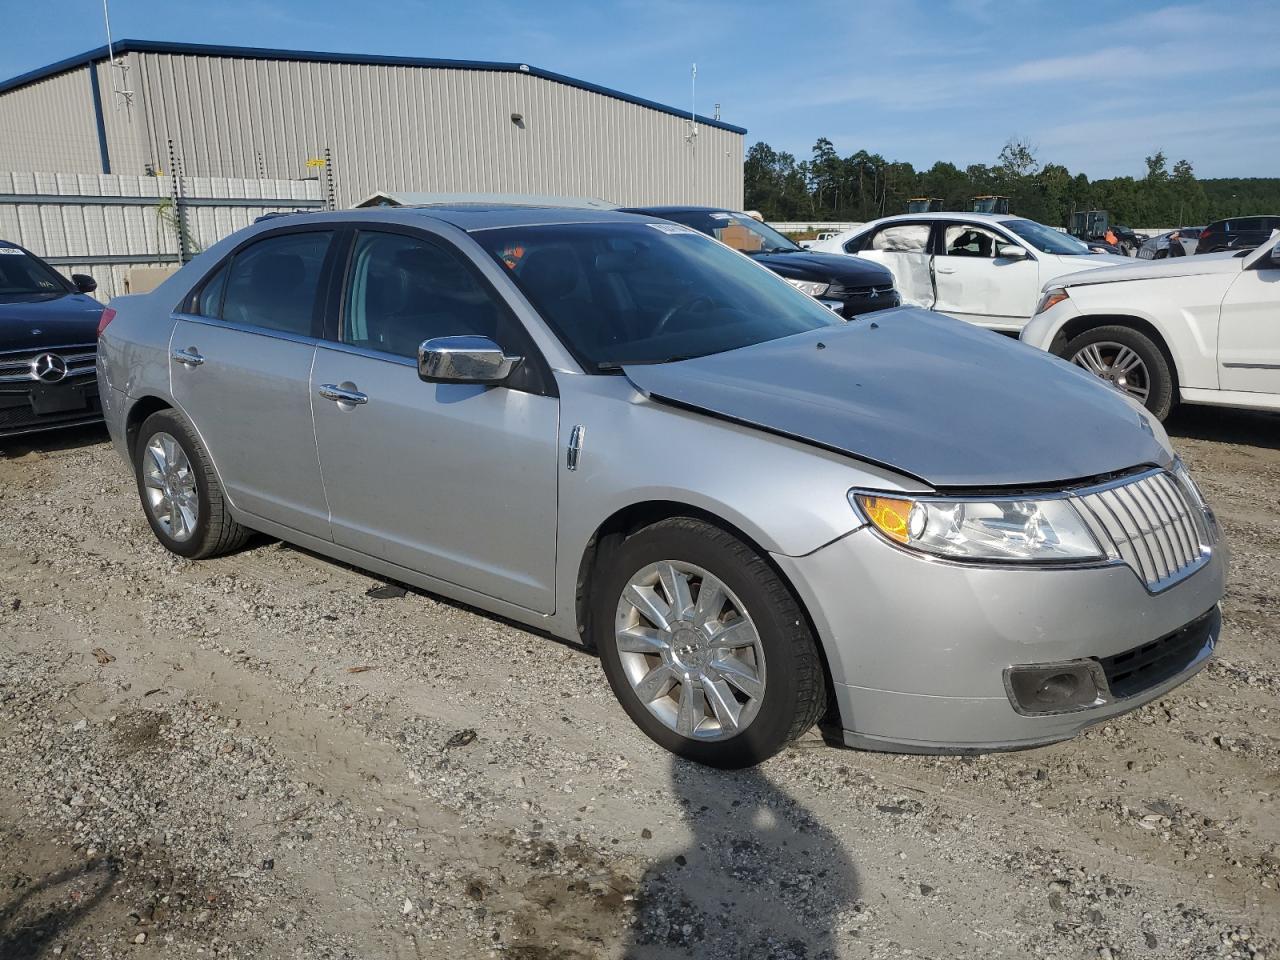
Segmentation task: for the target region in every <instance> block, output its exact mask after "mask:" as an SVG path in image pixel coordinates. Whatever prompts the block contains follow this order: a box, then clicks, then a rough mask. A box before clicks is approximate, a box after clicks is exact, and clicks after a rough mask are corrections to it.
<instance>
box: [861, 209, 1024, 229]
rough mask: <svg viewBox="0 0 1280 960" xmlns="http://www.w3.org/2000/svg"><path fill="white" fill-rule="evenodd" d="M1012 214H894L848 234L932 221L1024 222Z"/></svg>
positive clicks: (952, 211) (957, 212) (868, 222)
mask: <svg viewBox="0 0 1280 960" xmlns="http://www.w3.org/2000/svg"><path fill="white" fill-rule="evenodd" d="M1025 219H1027V218H1026V217H1018V216H1015V215H1014V214H1012V213H966V212H965V211H963V210H942V211H939V212H937V213H895V214H894V215H893V216H891V217H881V218H880V219H879V220H868V221H867V222H866V223H864V224H863V225H862V226H860V227H854V228H853V229H851V230H850V231H849V232H850V233H862V232H864V231H866V230H869V229H871V228H872V227H880V226H885V225H891V224H895V223H929V222H930V221H933V220H962V221H964V222H965V223H1009V222H1010V221H1012V220H1025Z"/></svg>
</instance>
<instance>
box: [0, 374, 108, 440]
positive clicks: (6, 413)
mask: <svg viewBox="0 0 1280 960" xmlns="http://www.w3.org/2000/svg"><path fill="white" fill-rule="evenodd" d="M101 419H102V406H101V403H100V401H99V399H98V383H97V381H96V380H95V379H94V378H93V377H91V376H90V377H76V378H74V379H71V378H68V379H66V380H63V381H61V382H59V383H41V382H38V381H30V382H22V383H5V384H0V437H14V436H18V435H20V434H26V433H37V432H39V431H42V430H52V429H56V428H58V427H75V426H79V425H81V424H86V423H97V422H98V421H99V420H101Z"/></svg>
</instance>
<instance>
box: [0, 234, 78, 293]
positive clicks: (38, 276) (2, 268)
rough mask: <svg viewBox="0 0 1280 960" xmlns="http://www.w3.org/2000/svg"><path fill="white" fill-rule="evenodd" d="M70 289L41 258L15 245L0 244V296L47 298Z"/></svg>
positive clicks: (68, 291)
mask: <svg viewBox="0 0 1280 960" xmlns="http://www.w3.org/2000/svg"><path fill="white" fill-rule="evenodd" d="M70 292H71V290H70V288H69V287H68V285H67V282H66V281H65V280H63V279H62V277H61V275H59V274H57V273H54V271H53V270H51V269H50V268H49V267H48V266H47V265H46V264H45V263H44V262H43V261H41V260H37V259H36V258H35V257H33V256H30V255H28V254H27V252H26V251H25V250H19V249H18V248H17V247H0V299H3V300H9V301H13V300H26V299H30V298H32V297H36V298H40V299H49V298H52V297H60V296H63V295H64V294H67V293H70Z"/></svg>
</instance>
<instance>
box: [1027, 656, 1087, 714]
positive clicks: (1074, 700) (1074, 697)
mask: <svg viewBox="0 0 1280 960" xmlns="http://www.w3.org/2000/svg"><path fill="white" fill-rule="evenodd" d="M1005 689H1006V690H1007V691H1008V694H1009V700H1010V702H1011V703H1012V704H1013V707H1014V709H1015V710H1017V711H1018V712H1019V713H1022V714H1027V715H1030V716H1035V715H1038V714H1046V713H1064V712H1067V711H1071V710H1081V709H1084V708H1086V707H1090V706H1093V705H1094V704H1095V703H1096V702H1097V701H1098V697H1099V692H1100V691H1099V688H1098V683H1097V681H1096V680H1095V678H1094V672H1093V670H1092V669H1091V668H1090V665H1089V663H1088V661H1076V662H1073V663H1056V664H1041V665H1035V666H1025V667H1010V668H1008V669H1007V670H1006V671H1005Z"/></svg>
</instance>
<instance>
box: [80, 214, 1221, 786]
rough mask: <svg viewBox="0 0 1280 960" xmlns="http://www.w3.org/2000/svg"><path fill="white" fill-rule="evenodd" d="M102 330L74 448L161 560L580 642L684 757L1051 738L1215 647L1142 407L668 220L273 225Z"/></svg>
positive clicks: (1193, 519)
mask: <svg viewBox="0 0 1280 960" xmlns="http://www.w3.org/2000/svg"><path fill="white" fill-rule="evenodd" d="M104 323H105V328H104V331H103V334H102V338H101V342H100V348H99V357H98V366H99V375H100V380H101V384H102V394H103V403H104V409H105V413H106V420H107V424H108V427H109V429H110V431H111V435H112V438H113V440H114V441H115V443H116V446H117V447H118V449H119V452H120V454H121V456H122V457H123V458H124V460H125V462H126V463H127V464H128V465H129V467H130V469H131V470H132V471H133V472H134V473H135V475H136V478H137V485H138V491H139V495H140V499H141V504H142V509H143V510H144V512H145V515H146V517H147V520H148V522H149V523H150V525H151V528H152V530H153V531H154V532H155V535H156V537H157V538H158V539H159V540H160V542H161V543H163V544H164V545H165V546H166V547H167V548H168V549H170V550H172V551H173V552H174V553H177V554H179V555H181V556H184V557H189V558H192V559H200V558H204V557H211V556H214V555H217V554H221V553H227V552H229V551H233V550H236V549H238V548H240V547H241V546H242V545H243V544H245V542H246V540H247V538H248V537H249V535H250V531H261V532H263V533H265V534H268V535H270V536H274V537H279V538H282V539H284V540H287V541H290V542H293V543H296V544H300V545H302V546H304V547H306V548H308V549H310V550H314V551H316V552H319V553H322V554H325V555H328V556H331V557H334V558H336V559H338V560H342V561H345V562H348V563H351V564H355V565H357V566H360V567H363V568H366V569H368V570H371V571H375V572H377V573H378V574H380V575H383V576H387V577H391V578H395V579H397V580H400V581H403V582H407V583H411V584H415V585H417V586H419V587H421V588H423V589H426V590H429V591H432V592H434V593H437V594H440V595H443V596H446V597H450V598H453V599H456V600H459V601H463V602H466V603H469V604H472V605H474V606H476V607H479V608H482V609H484V610H487V611H490V612H492V613H494V614H498V615H502V616H505V617H508V618H511V619H513V620H516V621H519V622H521V623H525V624H529V625H532V626H535V627H538V628H540V629H542V630H544V631H547V632H549V633H551V634H553V635H556V636H559V637H562V638H565V639H567V640H571V641H574V642H580V643H582V644H583V645H585V646H587V647H590V648H593V649H595V650H596V651H598V653H599V656H600V660H601V663H602V665H603V667H604V673H605V675H606V677H607V678H608V681H609V683H610V685H611V686H612V688H613V690H614V692H615V694H616V695H617V697H618V700H619V702H620V703H621V705H622V708H623V709H624V710H625V711H626V712H627V714H629V715H630V717H631V718H632V720H634V721H635V723H636V724H637V725H638V726H639V727H640V728H641V729H642V730H643V731H644V732H645V733H646V734H647V735H648V736H650V737H651V738H652V739H653V740H655V741H656V742H657V743H659V744H661V745H663V746H664V747H667V748H668V749H670V750H672V751H674V752H676V753H678V754H681V755H683V756H686V757H690V758H693V759H695V760H699V761H702V762H704V763H709V764H715V765H719V766H741V765H746V764H751V763H756V762H758V761H760V760H762V759H764V758H766V757H768V756H770V755H771V754H773V753H774V752H776V751H777V750H778V749H780V748H781V747H782V746H783V745H784V744H786V743H787V742H788V741H789V740H791V739H793V738H795V737H797V736H799V735H800V734H802V733H804V732H805V731H806V730H807V729H809V728H810V727H812V726H813V725H814V724H815V723H816V724H820V725H821V727H822V729H823V731H824V733H825V734H826V735H827V736H828V737H829V738H832V739H834V740H837V741H842V742H844V743H846V744H850V745H854V746H859V747H868V748H875V749H890V750H909V751H920V752H944V751H952V750H985V749H992V748H1005V747H1018V746H1031V745H1036V744H1043V743H1048V742H1052V741H1056V740H1061V739H1064V738H1068V737H1070V736H1072V735H1074V734H1075V733H1076V732H1078V731H1079V730H1080V729H1082V728H1083V727H1085V726H1086V725H1088V724H1091V723H1096V722H1098V721H1099V720H1101V719H1104V718H1106V717H1110V716H1113V715H1115V714H1118V713H1122V712H1124V711H1127V710H1131V709H1133V708H1135V707H1137V706H1138V705H1140V704H1142V703H1144V702H1146V701H1148V700H1150V699H1152V698H1153V697H1157V696H1159V695H1161V694H1162V693H1163V692H1165V691H1167V690H1169V689H1170V688H1172V687H1174V686H1176V685H1177V684H1179V683H1181V682H1183V681H1184V680H1186V679H1188V678H1189V677H1190V676H1192V675H1193V674H1194V673H1195V672H1196V671H1197V670H1199V669H1200V668H1201V667H1202V666H1203V665H1204V664H1205V662H1206V660H1207V658H1208V657H1209V655H1210V653H1211V652H1212V650H1213V648H1214V645H1215V644H1216V642H1217V639H1218V634H1219V629H1220V623H1221V620H1220V616H1219V612H1218V601H1219V600H1220V598H1221V597H1222V593H1223V579H1224V575H1225V566H1226V561H1225V550H1224V548H1223V546H1222V545H1221V544H1220V543H1219V534H1218V527H1217V524H1216V522H1215V520H1214V517H1213V513H1212V511H1211V510H1210V509H1209V507H1208V506H1207V505H1206V503H1205V501H1204V499H1203V497H1202V496H1201V495H1200V492H1199V491H1198V490H1197V488H1196V485H1195V483H1194V482H1193V481H1192V479H1191V477H1190V476H1189V475H1188V474H1187V471H1186V470H1185V468H1184V467H1183V466H1182V464H1181V463H1180V462H1179V461H1178V460H1177V459H1176V458H1175V457H1174V455H1173V453H1172V451H1171V449H1170V446H1169V443H1168V440H1167V438H1166V436H1165V434H1164V432H1163V430H1162V429H1161V427H1160V425H1159V423H1157V422H1155V421H1153V420H1152V419H1151V418H1150V417H1149V416H1148V415H1147V414H1146V413H1145V411H1143V410H1142V409H1141V407H1139V406H1138V405H1136V404H1134V403H1133V402H1132V401H1130V400H1129V399H1128V398H1126V397H1125V396H1123V395H1122V394H1121V393H1119V392H1118V391H1115V390H1113V389H1112V388H1110V387H1108V386H1106V385H1104V384H1102V383H1101V382H1100V381H1098V380H1097V378H1095V377H1093V376H1092V375H1090V374H1088V373H1086V372H1085V371H1083V370H1079V369H1077V368H1074V367H1072V366H1070V365H1068V364H1066V363H1064V362H1062V361H1061V360H1058V359H1057V358H1055V357H1052V356H1050V355H1049V354H1046V353H1042V352H1039V351H1033V350H1028V349H1026V348H1025V347H1023V346H1022V345H1020V344H1018V343H1016V342H1014V341H1011V340H1008V339H1006V338H1004V337H1000V336H996V335H994V334H991V333H989V332H987V331H984V330H980V329H976V328H974V327H972V326H969V325H967V324H964V323H961V322H958V321H955V320H952V319H950V318H948V317H946V316H942V315H939V314H936V313H930V312H927V311H923V310H917V309H914V308H900V309H897V310H889V311H883V312H881V313H877V314H875V315H874V319H872V318H866V319H862V320H855V321H852V322H849V323H845V322H843V321H841V320H840V319H839V318H838V317H836V316H835V315H833V314H832V313H831V312H830V311H828V310H826V309H824V308H823V307H822V306H820V305H818V304H817V303H815V302H814V301H813V300H812V299H810V298H809V297H807V296H805V295H804V294H802V293H799V292H797V291H796V290H794V289H792V288H791V287H790V286H789V285H788V284H787V283H786V282H784V281H783V280H780V279H779V278H778V277H776V276H774V275H773V274H772V273H770V272H769V271H768V270H766V269H765V268H763V267H760V266H758V265H756V264H754V263H752V262H751V261H750V260H749V259H747V258H746V257H743V256H741V255H740V254H738V253H735V252H734V251H732V250H730V249H729V248H728V247H725V246H723V245H722V244H718V243H716V242H715V241H713V240H711V239H709V238H707V237H704V236H702V235H700V234H698V233H696V232H695V231H692V230H690V229H688V228H685V227H681V226H679V225H676V224H672V223H667V222H662V221H657V220H654V219H653V218H648V217H643V216H636V215H629V214H622V213H616V212H597V211H583V210H557V209H527V208H525V209H521V208H511V207H502V206H500V205H494V206H487V207H486V206H477V205H468V206H459V207H456V208H452V209H450V208H440V207H437V208H424V209H408V208H406V209H394V210H359V211H350V212H345V213H332V214H315V215H300V216H294V217H283V218H276V219H272V220H270V221H267V222H264V223H262V224H258V225H256V226H254V227H251V228H249V229H247V230H243V231H241V232H239V233H237V234H235V235H234V236H232V237H229V238H227V239H226V240H224V241H222V242H221V243H219V244H217V245H216V246H215V247H213V248H212V249H210V250H208V251H207V252H205V253H203V254H201V255H200V256H198V257H197V258H196V259H195V260H194V261H192V262H191V263H190V264H188V265H187V266H186V267H185V268H183V269H182V270H180V271H179V272H178V273H177V274H176V275H175V276H173V277H172V278H171V279H170V280H168V281H167V282H166V283H165V284H163V285H162V286H161V287H159V288H158V289H157V290H155V291H154V292H152V293H150V294H146V295H141V296H134V297H124V298H120V299H117V300H116V301H114V302H113V303H112V305H111V309H110V310H109V311H108V315H107V316H106V317H105V319H104ZM995 371H999V373H998V375H997V374H996V372H995Z"/></svg>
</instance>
